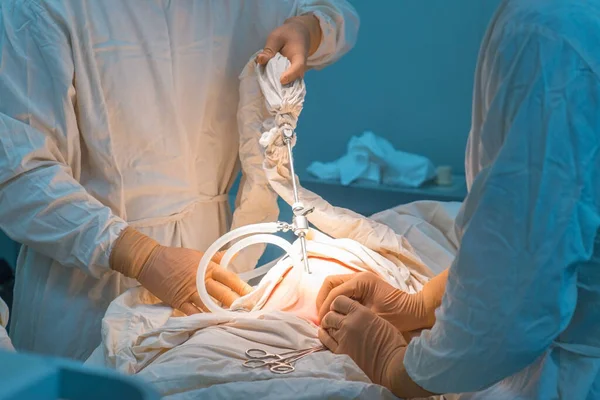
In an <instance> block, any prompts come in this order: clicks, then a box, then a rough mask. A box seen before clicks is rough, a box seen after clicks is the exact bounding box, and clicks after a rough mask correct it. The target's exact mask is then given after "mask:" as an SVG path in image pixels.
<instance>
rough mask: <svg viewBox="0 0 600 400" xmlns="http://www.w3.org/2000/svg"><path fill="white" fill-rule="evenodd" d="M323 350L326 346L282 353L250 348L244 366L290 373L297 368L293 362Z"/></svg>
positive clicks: (277, 372) (275, 372) (276, 372)
mask: <svg viewBox="0 0 600 400" xmlns="http://www.w3.org/2000/svg"><path fill="white" fill-rule="evenodd" d="M321 350H325V347H324V346H318V347H313V348H309V349H304V350H293V351H288V352H285V353H281V354H274V353H269V352H267V351H265V350H263V349H249V350H247V351H246V355H247V356H248V359H247V360H246V361H245V362H244V363H243V366H244V367H246V368H260V367H268V368H269V370H270V371H271V372H273V373H274V374H289V373H290V372H292V371H294V370H295V369H296V368H294V366H293V365H292V363H293V362H296V361H298V360H300V359H301V358H303V357H306V356H308V355H310V354H313V353H316V352H318V351H321ZM285 356H288V357H285ZM271 358H274V360H269V359H271Z"/></svg>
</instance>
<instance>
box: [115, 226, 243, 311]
mask: <svg viewBox="0 0 600 400" xmlns="http://www.w3.org/2000/svg"><path fill="white" fill-rule="evenodd" d="M202 256H203V253H202V252H199V251H196V250H191V249H186V248H182V247H165V246H161V245H159V244H158V242H156V241H155V240H153V239H151V238H149V237H148V236H146V235H144V234H142V233H140V232H138V231H136V230H135V229H133V228H126V229H125V230H124V231H123V232H122V233H121V235H120V236H119V238H118V239H117V241H116V242H115V244H114V246H113V250H112V252H111V255H110V267H111V268H112V269H113V270H115V271H118V272H120V273H122V274H123V275H125V276H127V277H130V278H134V279H137V280H138V282H139V283H140V284H141V285H142V286H143V287H145V288H146V289H148V291H150V293H152V294H153V295H155V296H156V297H158V298H159V299H160V300H162V301H163V302H165V303H166V304H168V305H170V306H171V307H173V308H176V309H178V310H181V311H182V312H184V313H185V314H187V315H191V314H197V313H199V312H201V310H202V311H208V310H207V309H206V307H205V306H204V304H203V303H202V301H201V300H200V296H199V295H198V292H197V289H196V273H197V270H198V264H199V263H200V259H201V258H202ZM213 260H214V261H215V262H219V261H220V255H217V256H215V258H213ZM205 280H206V290H207V291H208V294H210V295H211V296H212V297H213V298H215V299H216V300H217V301H219V302H222V303H223V304H224V305H225V306H227V307H229V306H230V305H231V303H233V302H234V301H235V300H236V299H237V298H239V297H240V296H243V295H246V294H248V293H250V291H251V290H252V288H251V287H250V286H249V285H248V284H246V283H245V282H244V281H242V280H241V279H240V278H239V277H238V276H237V275H236V274H234V273H233V272H230V271H227V270H225V269H224V268H221V267H220V266H219V265H218V264H216V263H211V264H210V265H209V268H208V271H207V273H206V277H205Z"/></svg>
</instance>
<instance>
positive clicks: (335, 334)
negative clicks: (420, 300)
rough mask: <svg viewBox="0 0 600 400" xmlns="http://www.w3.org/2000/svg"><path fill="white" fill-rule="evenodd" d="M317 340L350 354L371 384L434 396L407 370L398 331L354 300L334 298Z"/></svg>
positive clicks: (398, 393)
mask: <svg viewBox="0 0 600 400" xmlns="http://www.w3.org/2000/svg"><path fill="white" fill-rule="evenodd" d="M319 339H320V340H321V342H322V343H323V344H324V345H325V346H326V347H327V348H329V350H331V351H333V352H334V353H336V354H346V355H348V356H350V358H352V360H353V361H354V362H355V363H356V365H358V367H359V368H360V369H362V370H363V372H364V373H365V374H366V375H367V376H368V377H369V379H371V381H373V383H376V384H378V385H382V386H385V387H386V388H388V389H389V390H390V391H391V392H392V393H394V394H395V395H396V396H398V397H401V398H407V397H429V396H432V395H433V393H430V392H427V391H426V390H424V389H422V388H421V387H419V386H418V385H417V384H416V383H414V382H413V381H412V380H411V379H410V377H409V376H408V374H407V373H406V371H405V369H404V353H405V351H406V342H405V341H404V338H403V337H402V335H401V334H400V332H398V330H397V329H396V328H395V327H394V326H393V325H392V324H390V323H389V322H387V321H386V320H385V319H383V318H381V317H379V316H377V315H376V314H375V313H373V312H372V311H371V310H369V309H368V308H367V307H365V306H363V305H361V304H360V303H358V302H357V301H354V300H352V299H350V298H348V297H346V296H339V297H337V298H336V299H335V300H334V301H333V303H331V310H330V311H329V312H328V313H327V314H326V315H325V316H324V317H323V320H322V321H321V329H319Z"/></svg>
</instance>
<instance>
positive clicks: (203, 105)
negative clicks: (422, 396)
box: [0, 0, 358, 359]
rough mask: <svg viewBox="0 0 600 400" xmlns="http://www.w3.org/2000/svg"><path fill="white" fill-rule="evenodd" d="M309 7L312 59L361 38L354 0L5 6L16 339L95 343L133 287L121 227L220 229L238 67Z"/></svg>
mask: <svg viewBox="0 0 600 400" xmlns="http://www.w3.org/2000/svg"><path fill="white" fill-rule="evenodd" d="M306 12H314V13H315V15H316V16H317V17H318V18H319V20H320V23H321V28H322V30H323V41H322V43H321V45H320V47H319V49H318V50H317V53H315V54H314V55H313V56H312V57H311V59H310V60H309V61H310V64H311V65H313V66H316V67H321V66H324V65H327V64H329V63H331V62H333V61H335V60H336V59H337V58H339V57H340V56H341V55H342V54H343V53H345V52H346V51H347V50H348V49H349V48H350V47H351V46H352V45H353V43H354V41H355V38H356V32H357V28H358V19H357V16H356V14H355V11H354V10H353V8H352V7H351V6H350V5H349V4H348V3H347V2H345V1H344V0H328V1H325V0H295V1H292V0H288V1H284V0H281V1H267V0H264V1H259V0H255V1H235V0H231V1H227V0H221V1H200V0H197V1H192V0H190V1H168V0H159V1H147V0H127V1H123V0H102V1H96V0H94V1H92V0H42V1H26V0H2V1H1V2H0V13H1V15H0V17H1V19H0V29H1V30H0V210H1V211H0V228H2V229H3V230H4V231H6V233H7V234H8V235H9V236H10V237H11V238H12V239H14V240H16V241H19V242H21V243H23V244H24V247H23V248H22V250H21V253H20V256H19V261H18V266H17V277H16V287H15V298H14V313H13V319H12V322H11V335H12V337H13V342H14V344H15V347H17V348H18V349H23V350H28V351H35V352H40V353H45V354H52V355H60V356H68V357H74V358H79V359H85V358H86V357H87V356H88V355H89V354H90V353H91V351H92V350H93V349H94V347H95V346H97V345H98V344H99V343H100V326H101V324H100V322H101V318H102V316H103V315H104V312H105V310H106V308H107V307H108V305H109V303H110V302H111V301H112V300H113V299H114V298H115V297H117V296H118V295H119V294H120V293H122V292H124V291H125V290H126V289H127V288H128V287H131V286H132V285H134V284H135V282H133V281H131V280H129V279H125V278H123V277H122V276H121V275H118V274H116V273H113V272H111V271H110V270H109V267H108V256H109V254H110V250H111V244H112V243H113V242H114V240H115V239H116V238H117V237H118V235H119V233H120V232H121V230H122V229H124V228H125V226H127V225H130V226H133V227H135V228H137V229H138V230H140V231H141V232H143V233H145V234H147V235H149V236H151V237H153V238H155V239H156V240H158V241H159V242H161V243H162V244H163V245H171V246H184V247H189V248H194V249H198V250H205V249H206V248H207V247H208V246H209V245H210V244H211V243H212V242H213V241H214V240H215V239H217V238H218V237H219V236H220V235H222V234H223V233H224V232H225V231H226V229H227V228H228V224H229V222H230V219H231V218H230V215H229V214H230V212H229V206H228V204H227V198H228V197H227V192H228V190H229V188H230V187H231V185H232V183H233V181H234V179H235V177H236V174H237V172H238V170H239V166H238V165H239V162H238V157H237V152H238V131H237V125H236V112H237V102H238V79H237V77H238V75H239V73H240V72H241V71H242V69H243V67H244V66H245V64H246V62H247V60H248V59H249V57H250V56H251V55H252V54H253V53H254V52H256V51H257V50H259V49H260V48H261V47H262V46H263V45H264V42H265V40H266V38H267V36H268V34H269V33H270V32H271V31H272V30H273V29H274V28H276V27H277V26H279V25H281V24H282V23H283V22H284V20H285V19H286V18H288V17H290V16H293V15H298V14H302V13H306ZM247 222H253V221H247Z"/></svg>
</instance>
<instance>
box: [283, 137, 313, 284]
mask: <svg viewBox="0 0 600 400" xmlns="http://www.w3.org/2000/svg"><path fill="white" fill-rule="evenodd" d="M293 138H294V131H293V130H292V129H291V128H290V127H289V126H286V127H284V128H283V141H284V143H285V145H286V146H287V151H288V157H289V163H290V175H291V180H292V191H293V193H294V204H293V205H292V211H293V213H294V217H293V220H292V224H293V226H294V228H295V229H294V233H295V234H296V236H298V238H300V246H301V247H302V261H303V262H304V270H305V271H306V272H307V273H309V274H310V267H309V265H308V254H307V252H306V233H307V232H308V218H306V216H307V215H308V214H309V213H311V212H312V209H309V210H306V209H305V208H304V204H302V203H301V202H300V197H299V195H298V185H297V184H296V171H295V169H294V155H293V152H292V139H293Z"/></svg>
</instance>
